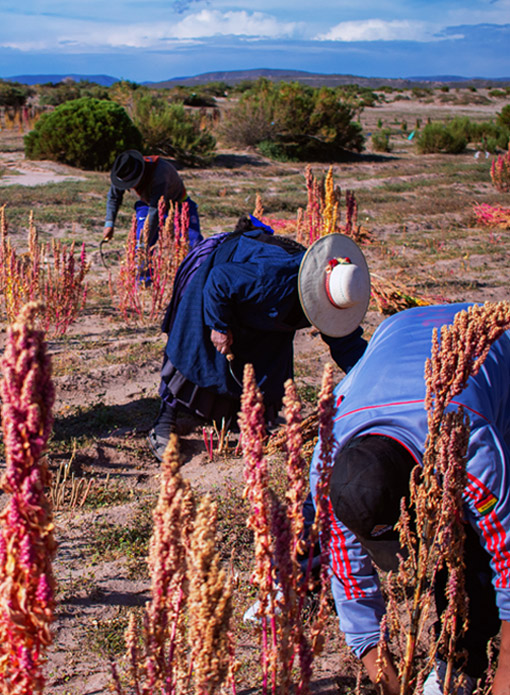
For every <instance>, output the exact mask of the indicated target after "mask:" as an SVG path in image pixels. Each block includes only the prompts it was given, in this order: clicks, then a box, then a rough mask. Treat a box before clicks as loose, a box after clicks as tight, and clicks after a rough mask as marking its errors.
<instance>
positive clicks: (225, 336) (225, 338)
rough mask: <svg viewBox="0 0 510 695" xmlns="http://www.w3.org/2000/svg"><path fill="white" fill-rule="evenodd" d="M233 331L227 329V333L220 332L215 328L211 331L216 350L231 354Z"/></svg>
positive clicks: (223, 353)
mask: <svg viewBox="0 0 510 695" xmlns="http://www.w3.org/2000/svg"><path fill="white" fill-rule="evenodd" d="M232 341H233V338H232V332H231V331H230V329H227V332H226V333H220V332H219V331H215V330H214V329H213V330H212V331H211V343H212V344H213V345H214V347H215V348H216V350H218V352H219V353H220V354H222V355H229V354H231V352H230V346H231V345H232Z"/></svg>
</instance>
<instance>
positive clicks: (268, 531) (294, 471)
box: [239, 365, 332, 694]
mask: <svg viewBox="0 0 510 695" xmlns="http://www.w3.org/2000/svg"><path fill="white" fill-rule="evenodd" d="M243 386H244V388H243V396H242V404H241V414H240V420H239V423H240V428H241V435H242V446H243V455H244V458H245V480H246V487H245V493H244V494H245V497H246V498H247V499H248V501H249V502H250V506H251V514H250V516H249V517H248V521H247V524H248V527H249V528H250V529H251V530H252V531H253V534H254V543H255V568H254V571H253V574H252V578H251V581H252V583H253V584H254V585H255V586H256V587H257V589H258V602H259V603H258V618H259V620H260V627H259V629H258V632H259V638H260V647H261V667H262V693H264V694H265V693H269V692H271V693H272V694H274V693H277V692H278V693H281V694H285V693H290V692H295V693H300V694H305V693H308V692H309V685H310V679H311V675H312V666H313V659H314V656H316V655H317V654H319V653H320V651H321V650H322V646H323V631H324V621H325V617H326V614H327V610H326V609H327V606H326V595H327V594H326V592H327V587H328V586H329V578H328V576H327V565H328V562H327V551H326V550H324V553H323V557H322V561H323V565H322V567H323V570H322V572H321V581H320V589H319V598H318V611H317V614H316V616H315V618H314V619H313V621H312V622H311V624H309V625H307V624H306V621H305V620H304V607H305V599H306V596H307V593H308V591H309V590H310V589H311V588H312V585H313V582H312V577H311V566H312V559H313V548H314V546H315V544H316V542H317V540H319V539H320V542H321V546H322V547H323V548H324V549H325V548H327V546H328V533H329V518H330V517H329V510H328V508H327V503H326V501H325V500H327V495H325V494H323V493H324V490H326V488H327V486H328V484H329V483H328V481H329V474H330V470H331V456H332V433H331V430H332V418H331V416H332V371H331V368H329V369H328V370H327V371H326V373H325V377H324V382H323V390H322V392H321V397H320V401H319V412H320V421H321V425H320V431H321V442H322V450H321V454H322V456H321V459H322V467H321V471H320V481H319V489H318V494H317V500H316V504H317V513H316V521H315V523H314V525H313V527H312V529H311V531H310V534H309V537H308V539H305V538H304V535H305V534H304V528H303V517H302V506H303V502H304V499H305V497H306V480H307V469H308V466H307V465H306V463H305V461H304V459H303V457H302V448H303V440H302V427H301V425H302V419H301V406H300V403H299V399H298V397H297V390H296V387H295V384H294V383H293V382H292V381H291V380H289V381H287V382H286V384H285V397H284V406H285V416H286V422H287V424H286V440H287V446H286V448H287V493H286V495H285V499H284V500H281V499H279V498H278V496H277V495H276V493H275V492H274V490H272V488H271V487H270V485H269V479H268V470H267V462H266V459H265V458H264V439H265V424H264V411H263V404H262V395H261V393H260V391H259V389H258V388H257V386H256V384H255V377H254V371H253V367H252V366H251V365H247V366H246V367H245V372H244V384H243ZM302 556H304V557H305V558H307V562H306V563H305V568H304V571H303V570H302V567H301V564H300V557H302ZM294 666H295V667H296V669H295V670H296V675H295V676H294V671H293V667H294ZM294 679H295V682H294Z"/></svg>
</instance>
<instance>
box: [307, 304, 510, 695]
mask: <svg viewBox="0 0 510 695" xmlns="http://www.w3.org/2000/svg"><path fill="white" fill-rule="evenodd" d="M468 306H469V305H467V304H451V305H447V306H427V307H419V308H414V309H409V310H406V311H402V312H400V313H398V314H395V315H394V316H391V317H390V318H388V319H386V320H385V321H384V322H383V323H382V324H381V325H380V326H379V327H378V328H377V330H376V331H375V332H374V335H373V337H372V339H371V341H370V343H369V345H368V348H367V350H366V352H365V354H364V355H363V357H362V358H361V359H360V361H359V362H358V364H357V365H356V366H355V367H354V368H353V369H352V371H351V372H350V373H349V374H348V375H347V377H346V378H345V379H344V380H343V381H341V382H340V384H338V386H337V388H336V390H335V402H336V413H335V415H334V425H333V427H334V429H333V434H334V438H335V442H336V446H337V449H336V451H337V453H336V454H335V458H334V463H333V468H332V474H331V482H330V491H329V498H330V502H331V509H332V535H331V543H330V548H329V557H330V566H331V584H332V591H333V597H334V600H335V605H336V610H337V613H338V616H339V621H340V629H341V630H342V631H343V632H344V633H345V637H346V641H347V643H348V645H349V646H350V647H351V649H352V650H353V652H354V653H355V655H356V656H358V657H359V658H360V659H361V660H362V661H363V663H364V665H365V666H366V668H367V670H368V674H369V676H370V678H371V679H372V680H373V681H374V682H375V681H376V679H377V674H378V663H377V655H378V643H379V640H380V621H381V618H382V616H383V614H384V612H385V604H384V600H383V597H382V594H381V590H380V585H379V579H378V574H377V571H376V569H375V567H376V566H377V567H379V568H380V569H382V570H385V571H387V570H390V569H397V567H398V559H397V554H398V553H402V552H403V551H402V549H401V548H400V547H399V542H398V533H397V532H396V531H395V530H394V526H395V524H396V523H397V521H398V518H399V515H400V503H401V500H402V499H403V498H408V496H409V478H410V475H411V471H412V469H413V468H414V467H415V465H417V464H420V465H421V463H422V460H423V455H424V451H425V442H426V438H427V432H428V425H427V411H426V408H425V403H424V398H425V393H426V385H425V378H424V366H425V360H426V358H428V357H430V355H431V349H432V331H433V329H434V328H437V329H438V331H440V328H441V326H443V325H445V324H450V323H452V322H453V319H454V316H455V314H457V312H459V311H461V310H464V309H467V307H468ZM459 404H461V405H462V406H463V408H464V411H465V413H466V414H468V416H469V420H470V435H469V445H468V450H467V457H466V459H467V460H466V472H467V476H468V481H469V483H468V486H467V487H466V489H465V492H464V495H463V499H464V523H465V531H466V540H465V546H464V560H465V567H466V572H465V580H466V590H467V595H468V597H469V607H468V612H469V615H468V617H469V627H468V630H467V632H466V633H465V634H464V635H463V636H462V637H461V638H460V639H459V640H458V642H457V649H458V650H459V652H461V651H462V650H465V652H466V653H467V659H466V660H465V661H464V660H462V659H460V660H459V661H458V662H457V663H456V664H455V668H456V671H457V675H459V676H460V674H462V675H463V676H464V684H463V685H458V686H454V687H453V688H452V689H451V690H450V692H451V693H455V695H469V694H470V693H471V692H472V691H473V688H474V687H475V682H476V680H477V679H478V678H479V677H481V676H482V675H483V674H484V672H485V670H486V668H487V643H488V641H489V640H490V639H491V638H492V637H493V636H494V635H496V634H497V633H498V631H499V629H500V627H501V645H500V655H499V661H498V667H497V671H496V676H495V680H494V684H493V688H492V690H491V692H492V695H510V448H509V447H510V332H509V331H507V332H506V333H504V334H503V335H502V336H501V337H500V338H499V340H497V341H496V342H495V343H494V344H493V345H492V347H491V349H490V351H489V354H488V356H487V358H486V360H485V362H484V364H483V366H482V368H481V369H480V371H479V372H478V374H476V375H474V376H471V377H470V378H469V381H468V383H467V386H466V388H465V389H464V391H463V392H462V393H461V394H460V395H459V396H457V397H456V398H455V408H457V407H458V405H459ZM318 463H319V450H318V448H317V449H316V450H315V452H314V455H313V458H312V462H311V470H310V474H311V477H310V481H311V490H312V495H313V497H315V494H316V483H317V475H318V473H317V466H318ZM411 522H412V519H411ZM446 581H447V578H446V576H445V572H444V571H441V572H440V573H439V574H438V577H437V579H436V584H435V596H436V608H437V612H438V614H439V615H440V614H441V613H442V612H443V610H445V608H446V605H447V599H446V598H445V595H446ZM436 629H439V622H438V624H437V625H436ZM386 656H388V660H386V666H385V667H384V678H383V682H382V690H383V692H384V693H385V695H398V694H399V692H400V685H399V682H398V676H397V671H396V669H395V668H394V666H393V664H392V662H391V659H390V658H389V655H388V654H386ZM445 673H446V661H445V660H443V658H442V655H441V654H440V653H439V654H438V657H437V659H436V663H435V667H434V669H433V670H432V671H431V672H430V674H429V676H428V678H427V680H426V682H425V686H424V691H423V692H424V695H442V693H443V682H444V678H445Z"/></svg>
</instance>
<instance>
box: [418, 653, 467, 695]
mask: <svg viewBox="0 0 510 695" xmlns="http://www.w3.org/2000/svg"><path fill="white" fill-rule="evenodd" d="M445 676H446V662H445V661H443V660H442V659H436V663H435V665H434V668H433V669H432V671H431V672H430V673H429V675H428V676H427V680H426V681H425V683H424V684H423V695H443V692H444V689H443V685H444V679H445ZM475 686H476V680H475V679H474V678H471V676H468V675H466V674H465V673H461V672H460V671H456V670H455V669H454V671H453V675H452V680H451V686H450V690H449V694H448V695H471V693H472V692H473V690H474V689H475Z"/></svg>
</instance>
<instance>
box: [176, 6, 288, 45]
mask: <svg viewBox="0 0 510 695" xmlns="http://www.w3.org/2000/svg"><path fill="white" fill-rule="evenodd" d="M297 26H298V25H297V23H296V22H279V21H278V20H277V19H275V17H272V16H271V15H267V14H263V13H261V12H252V13H249V12H245V11H242V12H224V13H222V12H218V11H217V10H212V11H211V10H202V11H201V12H199V13H197V14H192V15H188V16H187V17H186V18H185V19H183V20H182V21H180V22H178V23H177V24H176V25H174V28H173V30H172V36H173V37H174V38H179V39H190V38H199V37H206V36H218V35H235V36H258V37H261V38H276V37H279V36H281V37H284V36H285V37H288V36H292V35H293V34H294V33H295V31H296V28H297Z"/></svg>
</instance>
